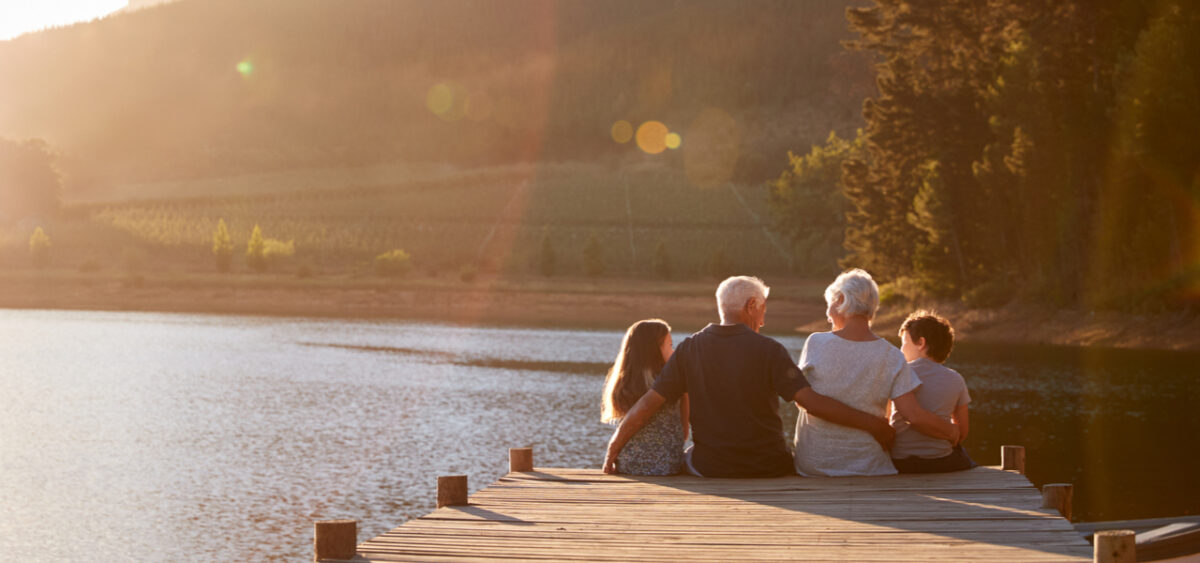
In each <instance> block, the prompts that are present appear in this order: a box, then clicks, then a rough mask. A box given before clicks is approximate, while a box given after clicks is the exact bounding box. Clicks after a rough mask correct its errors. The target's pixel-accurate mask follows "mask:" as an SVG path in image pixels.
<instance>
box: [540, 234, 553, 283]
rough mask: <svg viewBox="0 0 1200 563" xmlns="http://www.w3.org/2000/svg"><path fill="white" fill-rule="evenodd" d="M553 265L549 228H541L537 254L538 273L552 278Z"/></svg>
mask: <svg viewBox="0 0 1200 563" xmlns="http://www.w3.org/2000/svg"><path fill="white" fill-rule="evenodd" d="M554 265H555V258H554V241H552V240H551V239H550V228H549V227H543V228H542V244H541V251H540V252H539V253H538V271H539V272H541V273H542V275H543V276H546V277H550V276H553V275H554Z"/></svg>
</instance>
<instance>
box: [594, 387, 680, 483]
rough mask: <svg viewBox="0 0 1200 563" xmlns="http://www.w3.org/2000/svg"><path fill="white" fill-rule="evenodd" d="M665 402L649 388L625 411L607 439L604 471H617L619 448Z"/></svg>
mask: <svg viewBox="0 0 1200 563" xmlns="http://www.w3.org/2000/svg"><path fill="white" fill-rule="evenodd" d="M665 402H667V400H666V399H665V398H663V396H662V395H659V394H658V392H657V391H655V390H653V389H651V390H649V391H646V394H645V395H642V398H641V399H638V402H637V403H634V405H633V408H632V409H629V412H627V413H625V417H624V418H623V419H621V424H620V426H617V431H616V432H615V433H613V437H612V439H611V440H609V441H608V450H607V451H606V452H605V453H604V472H605V473H616V472H617V456H619V455H621V449H622V448H624V447H625V444H626V443H628V442H629V439H630V438H632V437H633V435H634V434H637V432H638V430H641V429H642V427H643V426H645V425H646V422H648V421H649V420H650V417H651V416H654V413H656V412H658V409H660V408H662V406H663V403H665Z"/></svg>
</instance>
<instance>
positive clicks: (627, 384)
mask: <svg viewBox="0 0 1200 563" xmlns="http://www.w3.org/2000/svg"><path fill="white" fill-rule="evenodd" d="M670 333H671V326H670V325H668V324H667V323H666V321H662V320H659V319H647V320H644V321H638V322H636V323H633V326H630V327H629V330H627V331H625V340H624V341H622V342H621V351H620V352H619V353H617V359H616V361H614V362H613V365H612V368H610V369H609V370H608V377H607V378H605V380H604V396H603V398H602V406H601V411H600V420H601V421H603V422H616V421H619V420H621V418H622V417H624V416H625V413H627V412H629V409H631V408H633V404H634V403H636V402H637V401H638V399H641V398H642V395H645V394H646V391H648V390H650V386H651V385H652V384H653V383H654V378H655V377H657V376H658V372H660V371H662V368H663V365H665V364H666V361H665V360H663V356H662V343H663V339H664V338H666V337H667V335H668V334H670Z"/></svg>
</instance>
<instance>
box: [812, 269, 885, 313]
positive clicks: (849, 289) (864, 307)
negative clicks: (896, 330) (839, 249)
mask: <svg viewBox="0 0 1200 563" xmlns="http://www.w3.org/2000/svg"><path fill="white" fill-rule="evenodd" d="M839 295H840V296H841V297H842V304H841V305H839V306H838V307H837V309H836V311H837V312H838V313H839V314H840V315H842V316H844V317H853V316H855V315H862V316H864V317H866V318H867V320H871V319H873V318H875V311H876V310H878V309H879V286H878V285H875V280H874V279H871V274H868V273H867V272H865V271H863V270H860V269H858V268H855V269H853V270H847V271H845V272H842V275H840V276H838V277H837V279H836V280H833V283H831V284H829V287H827V288H825V304H826V305H831V304H833V302H835V301H837V298H838V296H839Z"/></svg>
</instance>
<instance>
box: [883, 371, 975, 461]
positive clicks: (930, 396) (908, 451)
mask: <svg viewBox="0 0 1200 563" xmlns="http://www.w3.org/2000/svg"><path fill="white" fill-rule="evenodd" d="M908 365H909V367H911V368H912V370H913V372H915V373H916V374H917V378H919V379H920V380H921V386H920V387H917V391H916V393H917V402H918V403H920V404H921V407H923V408H924V409H925V410H927V411H929V412H931V413H933V414H936V415H938V416H940V417H942V418H944V419H946V420H950V415H951V414H953V413H954V409H955V408H956V407H958V406H959V405H965V404H967V403H970V402H971V395H970V394H969V393H967V382H966V381H964V380H963V377H962V376H961V375H959V374H958V372H957V371H954V370H952V369H950V368H948V367H946V366H944V365H942V364H939V363H937V362H935V361H933V360H930V359H929V358H917V359H916V360H913V361H911V362H909V363H908ZM891 423H892V427H893V428H895V429H896V442H895V444H893V445H892V458H893V459H904V458H907V457H920V458H925V459H936V458H939V457H945V456H948V455H950V453H951V451H952V450H953V449H954V444H951V443H950V442H949V441H947V440H939V439H937V438H934V437H932V436H929V435H926V434H922V433H921V432H920V431H918V430H917V429H916V428H913V427H912V426H911V425H910V424H909V423H908V421H907V420H905V418H904V417H903V416H900V413H898V412H895V411H893V412H892V420H891Z"/></svg>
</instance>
